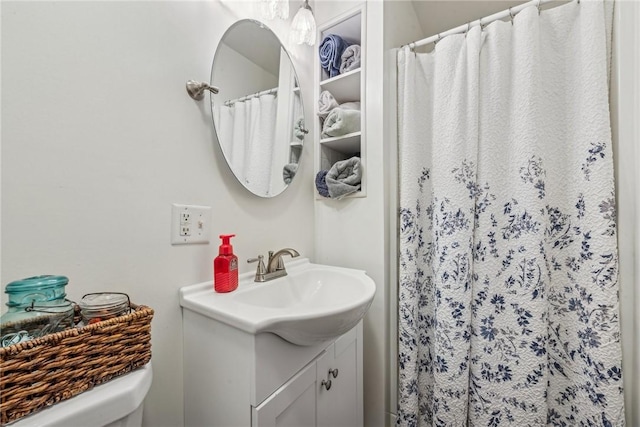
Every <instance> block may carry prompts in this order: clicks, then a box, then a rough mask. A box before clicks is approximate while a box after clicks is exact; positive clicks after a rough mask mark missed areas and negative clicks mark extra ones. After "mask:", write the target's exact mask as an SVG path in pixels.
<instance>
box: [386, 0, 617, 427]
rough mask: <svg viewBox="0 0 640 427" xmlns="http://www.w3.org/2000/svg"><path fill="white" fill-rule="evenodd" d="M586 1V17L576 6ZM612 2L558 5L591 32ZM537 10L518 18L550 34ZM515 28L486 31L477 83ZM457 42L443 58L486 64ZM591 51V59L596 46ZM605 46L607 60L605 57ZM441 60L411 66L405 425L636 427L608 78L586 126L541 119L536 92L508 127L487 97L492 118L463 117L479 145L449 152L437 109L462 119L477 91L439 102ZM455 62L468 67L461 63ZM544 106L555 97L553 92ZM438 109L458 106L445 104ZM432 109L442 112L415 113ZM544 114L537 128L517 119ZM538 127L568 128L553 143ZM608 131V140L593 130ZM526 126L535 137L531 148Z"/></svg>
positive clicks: (404, 190) (404, 230) (402, 331)
mask: <svg viewBox="0 0 640 427" xmlns="http://www.w3.org/2000/svg"><path fill="white" fill-rule="evenodd" d="M585 5H588V6H589V7H584V8H583V9H584V10H579V9H578V8H580V7H582V6H585ZM599 6H600V9H601V4H600V5H598V4H594V3H591V4H590V3H589V2H583V3H582V4H580V5H578V4H575V3H573V4H570V5H566V6H561V7H558V8H557V9H564V10H560V11H558V12H555V13H557V16H556V17H555V19H557V20H559V21H560V22H562V23H563V24H564V25H567V23H566V21H565V20H564V19H566V20H569V19H571V20H575V22H576V23H575V24H574V25H575V28H581V25H584V26H589V27H591V31H595V30H594V29H593V22H596V21H597V20H598V19H601V20H602V21H604V18H603V17H602V14H601V12H600V11H599V10H598V7H599ZM534 9H535V8H534ZM555 10H556V9H552V10H551V11H555ZM551 11H549V12H547V11H545V12H543V15H544V14H545V13H550V12H551ZM535 12H536V13H532V11H528V12H527V11H525V12H523V13H525V15H526V16H524V17H522V18H520V19H521V22H522V23H521V24H520V25H522V26H525V23H524V22H526V21H525V20H528V21H530V22H531V23H534V24H532V25H534V26H529V27H528V28H527V31H528V32H529V33H531V32H532V31H533V32H535V31H534V30H532V28H534V29H535V28H536V27H535V25H539V24H537V21H538V19H539V18H538V16H537V11H535ZM579 12H582V14H583V15H585V16H586V15H587V14H590V15H588V16H591V18H589V17H588V16H587V17H585V16H580V13H579ZM580 19H582V20H586V22H582V23H581V22H580ZM589 19H591V20H589ZM572 22H573V21H572ZM502 24H503V23H500V25H499V26H497V27H498V28H497V29H496V28H494V29H493V30H492V29H491V28H488V29H487V33H488V34H487V35H486V37H487V38H486V40H484V42H481V44H482V43H485V44H486V43H495V44H494V45H490V46H488V47H485V46H484V45H483V48H482V49H485V48H486V49H487V50H488V52H483V54H482V55H483V56H484V59H481V62H480V65H479V69H480V73H482V70H483V66H484V65H483V64H484V62H483V61H489V62H488V63H490V61H491V60H490V59H487V57H488V56H490V55H491V54H492V52H494V51H497V50H498V47H499V48H500V49H501V50H504V48H505V46H504V45H501V44H500V43H501V42H496V41H495V40H498V39H499V37H500V36H502V35H504V34H507V33H508V32H509V31H511V29H510V28H506V27H505V25H509V24H504V25H502ZM516 24H518V22H516ZM549 25H551V24H549ZM602 25H603V24H602ZM543 29H544V27H543V26H541V27H540V32H542V31H543ZM596 29H597V28H596ZM492 31H493V32H492ZM475 35H477V34H475ZM472 36H474V34H470V37H472ZM454 37H455V36H454ZM461 37H464V36H461ZM491 37H493V41H492V40H491ZM557 37H560V38H562V37H565V36H563V35H562V33H560V34H558V35H557ZM446 40H447V39H444V40H443V41H442V42H440V43H439V46H438V49H457V48H460V49H463V48H464V46H465V44H466V46H467V47H466V49H467V50H468V53H469V54H471V55H473V52H474V51H473V49H471V48H469V43H470V42H469V41H468V40H462V39H461V38H459V39H458V40H452V41H451V42H450V44H449V45H446V46H444V47H440V45H441V44H444V43H445V42H446ZM584 43H585V45H587V44H591V45H590V46H587V48H588V49H593V43H594V42H593V41H592V40H587V41H584ZM603 43H604V42H603ZM491 46H494V47H495V50H492V49H493V48H492V47H491ZM514 47H515V45H514ZM601 47H602V50H601V51H600V52H596V53H594V55H600V56H602V60H603V61H605V62H606V60H605V57H604V55H603V54H604V52H605V51H606V49H605V48H604V45H601ZM514 50H517V49H514ZM596 50H597V49H596ZM422 55H425V54H422ZM429 55H430V56H429ZM438 55H445V53H440V52H437V51H436V53H435V54H428V55H425V56H423V57H421V55H420V54H418V55H416V54H414V53H413V52H400V55H399V63H400V70H401V71H400V74H401V76H400V93H401V104H403V105H404V106H401V115H400V171H401V175H402V176H401V184H400V185H401V188H400V192H401V201H400V216H399V222H400V224H399V225H400V231H399V233H400V239H399V252H400V253H399V257H400V261H399V265H400V268H399V269H400V274H399V276H400V277H399V279H400V282H399V308H398V310H399V311H398V316H399V330H398V339H399V354H398V364H399V391H398V394H399V407H398V419H397V422H398V425H400V426H442V427H444V426H447V427H448V426H466V425H469V426H487V427H496V426H518V427H520V426H543V425H549V426H623V425H624V411H623V397H622V373H621V352H620V342H619V339H620V335H619V334H620V332H619V324H618V323H619V317H618V305H619V301H618V283H617V274H618V271H617V269H618V257H617V248H616V223H615V218H616V211H615V194H614V180H613V163H612V150H611V139H610V133H609V132H610V131H609V128H608V123H609V122H608V120H609V118H608V111H607V110H598V108H599V107H598V105H600V104H601V103H603V102H604V104H605V105H606V102H607V99H606V95H607V93H606V69H605V68H602V69H600V70H599V73H600V74H598V73H596V78H598V77H600V78H603V79H602V80H603V81H602V82H601V83H600V84H598V85H594V84H593V82H592V81H589V85H591V86H593V91H594V94H593V96H592V97H591V98H590V99H591V101H589V102H586V104H589V105H593V106H594V107H593V108H591V110H589V109H587V110H583V111H582V112H580V108H582V107H583V106H579V105H578V106H575V107H573V106H572V107H571V108H576V111H577V113H576V116H577V117H580V118H579V119H576V120H578V125H577V126H575V125H571V124H567V123H565V121H569V120H570V119H571V118H572V117H571V114H570V113H566V115H567V116H569V117H568V118H566V117H561V118H558V119H556V116H558V113H557V111H555V110H554V108H553V107H549V108H545V107H543V109H544V110H545V111H544V112H540V113H538V112H536V108H540V107H542V101H541V98H538V97H537V96H538V95H527V97H524V98H523V100H522V101H521V102H522V105H524V106H525V107H523V108H524V109H523V108H519V107H518V106H517V105H518V104H517V102H514V105H512V106H509V105H507V106H506V108H507V110H509V111H510V112H509V113H505V114H507V115H508V116H509V118H508V120H507V122H506V123H504V122H500V123H494V122H495V120H493V119H492V118H493V117H498V116H499V114H500V112H499V110H500V108H502V107H503V106H499V105H498V106H497V105H495V104H499V102H498V103H495V102H489V104H487V105H488V106H487V108H486V109H485V108H483V104H482V103H483V102H484V101H483V96H484V95H483V92H482V90H480V91H479V95H478V96H479V98H480V101H479V105H480V108H479V109H476V107H471V108H470V109H468V110H467V111H465V115H466V117H473V114H477V116H478V121H479V123H480V126H479V129H478V130H477V133H478V136H477V138H476V139H475V141H479V142H473V141H472V142H471V143H469V142H468V141H466V142H465V141H462V140H458V141H456V140H455V138H453V141H452V142H450V143H449V142H443V140H446V139H448V138H450V136H451V135H450V134H451V133H455V132H454V131H449V130H448V129H447V128H444V130H443V131H442V132H444V133H442V132H440V131H438V124H437V123H438V122H439V121H441V120H446V117H445V116H441V117H440V118H438V114H445V115H447V114H449V113H451V111H448V110H447V109H448V108H453V107H451V105H454V104H455V105H458V104H460V103H462V104H464V103H468V104H470V105H471V104H474V98H473V96H471V97H469V95H468V93H467V92H468V87H473V86H474V85H473V84H472V85H467V86H466V87H465V85H460V86H461V87H464V88H465V89H464V90H463V91H461V93H462V92H464V95H460V98H459V100H458V101H456V102H449V101H450V100H451V99H455V96H457V95H455V94H454V95H451V92H455V91H452V90H450V89H447V92H446V93H444V94H443V93H441V92H438V89H437V88H436V86H437V85H436V84H435V83H432V81H431V80H430V78H431V77H429V75H431V74H433V75H435V76H436V77H433V79H434V80H433V81H436V82H437V81H438V77H437V76H438V75H439V73H440V69H439V68H438V65H437V61H439V60H440V59H441V58H439V57H438ZM451 57H452V58H455V60H457V61H460V58H461V55H459V54H457V53H456V54H455V55H451ZM445 59H446V58H445ZM465 61H466V60H462V61H460V62H462V63H465V64H466V62H465ZM514 63H517V61H514ZM531 63H535V62H534V61H531ZM458 65H459V64H458ZM404 67H406V69H407V70H408V69H410V71H403V68H404ZM517 67H518V66H517V64H516V65H514V66H513V68H514V69H516V68H517ZM444 69H445V70H446V69H447V68H446V67H445V68H444ZM422 73H426V75H427V77H424V76H423V74H422ZM525 74H526V73H525ZM526 77H527V78H529V79H531V77H530V75H526ZM423 80H424V81H423ZM480 80H481V81H482V78H481V79H480ZM559 80H561V81H564V78H562V77H560V78H559ZM466 81H471V80H466ZM416 82H418V84H422V83H424V82H426V86H425V88H426V89H425V91H426V92H427V93H426V95H433V97H434V98H436V101H435V103H436V106H435V107H433V108H428V107H424V105H423V104H421V103H425V102H426V101H424V100H423V99H421V100H418V101H414V99H413V98H411V96H412V95H410V93H411V92H415V91H416V87H415V86H414V85H415V84H416ZM421 82H422V83H421ZM545 84H547V81H546V80H545ZM549 84H552V83H549ZM581 84H583V85H585V83H581ZM523 85H525V86H526V84H524V83H523ZM453 86H455V85H452V86H450V87H453ZM532 87H535V82H532V83H531V86H530V87H528V88H529V89H530V88H532ZM572 90H573V89H571V88H569V89H567V91H568V92H571V91H572ZM584 90H587V91H588V90H591V89H589V87H587V88H586V89H584ZM430 91H433V92H430ZM523 92H527V93H528V94H530V93H533V92H531V91H527V90H523ZM403 93H404V94H405V95H404V103H403V100H402V94H403ZM486 93H490V94H494V93H497V94H500V90H499V89H496V90H489V89H487V92H485V94H486ZM560 93H561V92H560ZM422 96H424V95H422ZM490 96H493V95H490ZM540 96H541V97H544V99H545V100H546V99H549V98H548V94H542V95H540ZM603 97H604V98H603ZM441 98H442V99H445V102H444V103H442V104H438V99H441ZM469 99H470V100H471V101H470V102H469ZM603 99H604V100H603ZM505 102H507V103H508V101H505ZM549 102H555V101H554V100H553V99H551V100H550V101H549ZM568 102H572V101H571V100H568ZM599 103H600V104H599ZM416 105H417V106H416ZM529 105H533V107H529ZM571 105H573V104H571ZM438 107H440V108H438ZM607 107H608V106H607ZM455 108H458V107H455ZM455 108H454V109H455ZM563 108H564V107H563ZM492 109H493V110H492ZM443 110H444V112H443ZM546 110H548V111H546ZM593 110H596V111H595V112H594V111H593ZM421 111H429V112H430V113H428V114H425V116H424V117H421V118H417V117H415V116H412V114H415V113H418V114H420V112H421ZM469 111H471V113H472V114H468V112H469ZM514 111H515V112H514ZM531 111H533V112H534V113H535V114H531V116H532V117H534V118H533V119H532V123H533V124H532V125H531V126H532V127H528V128H527V126H524V125H522V126H521V124H520V122H521V121H520V119H518V118H516V117H515V116H511V114H520V115H527V114H528V112H531ZM590 111H591V112H590ZM523 112H524V113H523ZM429 114H433V116H429ZM594 114H595V115H598V114H599V117H598V118H597V119H594V118H593V117H594ZM443 117H444V118H443ZM425 118H426V120H425ZM458 120H460V121H464V116H463V117H462V118H460V119H458ZM492 120H493V121H492ZM545 120H546V121H545ZM541 121H542V123H544V124H545V126H548V128H546V129H549V128H553V129H556V130H557V131H554V132H551V133H549V134H550V135H551V136H549V137H545V131H544V130H539V129H540V128H541V126H540V124H541ZM598 121H599V122H600V123H601V124H600V125H598V127H597V129H596V128H593V129H591V128H589V126H590V124H589V123H590V122H598ZM422 122H424V123H422ZM580 123H584V125H582V124H580ZM420 126H427V127H429V126H432V127H433V129H432V130H433V132H432V134H431V136H430V137H431V138H433V140H429V137H425V139H426V140H423V139H421V138H420V137H419V136H420V135H429V132H425V131H423V130H420V129H423V128H421V127H420ZM456 126H461V125H456ZM510 126H511V128H510ZM521 128H522V129H524V128H527V130H526V132H525V131H523V132H522V133H521V135H520V136H519V137H518V132H520V130H521ZM565 128H566V129H574V128H575V131H572V132H574V133H571V132H569V131H567V132H565V131H564V130H563V129H565ZM587 128H589V129H587ZM416 129H418V130H416ZM456 129H457V128H456ZM495 129H499V130H500V129H506V130H504V132H505V140H504V141H501V140H498V141H496V140H495V136H496V135H499V132H498V133H496V132H497V131H496V132H494V131H495ZM531 129H535V130H536V131H535V132H536V133H535V135H534V136H531ZM475 130H476V129H475V128H473V129H472V131H470V132H469V134H472V133H473V132H474V131H475ZM456 131H457V130H456ZM421 132H422V133H421ZM463 133H464V132H463ZM441 135H442V137H441ZM472 139H473V138H470V139H469V140H472ZM525 139H526V140H527V142H526V143H524V142H523V140H525ZM486 141H489V142H486ZM425 144H427V145H429V148H424V145H425ZM456 144H457V145H456ZM454 147H460V148H459V149H456V148H454ZM469 147H471V148H469ZM422 156H424V157H422ZM420 158H424V160H420ZM502 160H504V161H502Z"/></svg>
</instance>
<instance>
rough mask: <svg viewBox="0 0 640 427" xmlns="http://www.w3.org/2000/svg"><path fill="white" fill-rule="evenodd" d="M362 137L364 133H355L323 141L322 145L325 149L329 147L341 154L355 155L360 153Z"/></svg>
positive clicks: (321, 141)
mask: <svg viewBox="0 0 640 427" xmlns="http://www.w3.org/2000/svg"><path fill="white" fill-rule="evenodd" d="M361 136H362V132H353V133H348V134H346V135H342V136H336V137H332V138H324V139H321V140H320V144H321V145H322V146H323V147H329V148H331V149H333V150H335V151H337V152H339V153H345V154H355V153H359V152H360V137H361Z"/></svg>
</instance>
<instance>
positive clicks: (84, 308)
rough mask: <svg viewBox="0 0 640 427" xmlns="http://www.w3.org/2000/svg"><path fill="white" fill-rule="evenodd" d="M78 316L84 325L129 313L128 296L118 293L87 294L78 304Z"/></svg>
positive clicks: (129, 302)
mask: <svg viewBox="0 0 640 427" xmlns="http://www.w3.org/2000/svg"><path fill="white" fill-rule="evenodd" d="M78 306H80V315H81V316H82V321H83V323H84V324H85V325H90V324H92V323H96V322H101V321H103V320H107V319H111V318H113V317H118V316H122V315H124V314H127V313H129V309H130V306H131V301H129V295H127V294H124V293H119V292H99V293H92V294H87V295H85V296H83V297H82V299H81V300H80V301H79V302H78Z"/></svg>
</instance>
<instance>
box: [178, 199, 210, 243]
mask: <svg viewBox="0 0 640 427" xmlns="http://www.w3.org/2000/svg"><path fill="white" fill-rule="evenodd" d="M210 233H211V207H210V206H195V205H180V204H177V203H173V204H172V205H171V244H172V245H188V244H191V243H209V241H210V239H209V234H210Z"/></svg>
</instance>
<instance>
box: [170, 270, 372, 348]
mask: <svg viewBox="0 0 640 427" xmlns="http://www.w3.org/2000/svg"><path fill="white" fill-rule="evenodd" d="M285 265H286V269H287V272H288V275H287V276H285V277H281V278H278V279H274V280H271V281H269V282H264V283H256V282H254V277H255V276H254V274H253V273H245V274H242V275H241V276H240V283H239V285H238V289H237V290H235V291H233V292H229V293H226V294H220V293H216V292H215V291H214V290H213V284H212V283H210V282H206V283H200V284H197V285H192V286H187V287H184V288H182V289H180V305H181V306H182V307H185V308H188V309H190V310H192V311H195V312H196V313H199V314H202V315H204V316H207V317H210V318H212V319H214V320H218V321H220V322H223V323H225V324H227V325H230V326H233V327H235V328H237V329H240V330H242V331H245V332H248V333H250V334H254V335H256V334H259V333H262V332H271V333H274V334H276V335H278V336H280V337H281V338H283V339H285V340H287V341H289V342H290V343H293V344H297V345H301V346H309V345H314V344H317V343H320V342H324V341H327V340H330V339H333V338H336V337H338V336H340V335H342V334H344V333H345V332H347V331H349V330H350V329H352V328H353V327H354V326H355V325H356V324H357V323H358V322H359V321H360V319H362V318H363V317H364V315H365V314H366V312H367V310H368V309H369V306H370V305H371V302H372V301H373V296H374V294H375V289H376V287H375V283H374V282H373V280H372V279H371V278H370V277H369V276H367V275H366V274H365V272H364V271H361V270H353V269H349V268H341V267H332V266H327V265H321V264H312V263H310V262H309V260H308V259H300V260H292V261H288V262H286V264H285Z"/></svg>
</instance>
